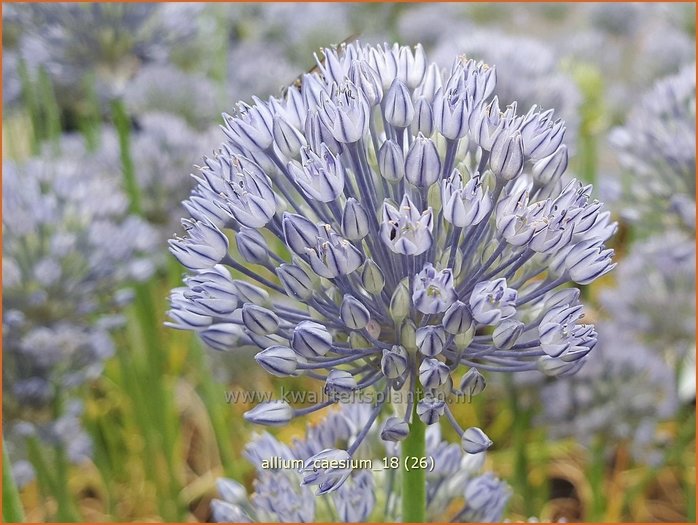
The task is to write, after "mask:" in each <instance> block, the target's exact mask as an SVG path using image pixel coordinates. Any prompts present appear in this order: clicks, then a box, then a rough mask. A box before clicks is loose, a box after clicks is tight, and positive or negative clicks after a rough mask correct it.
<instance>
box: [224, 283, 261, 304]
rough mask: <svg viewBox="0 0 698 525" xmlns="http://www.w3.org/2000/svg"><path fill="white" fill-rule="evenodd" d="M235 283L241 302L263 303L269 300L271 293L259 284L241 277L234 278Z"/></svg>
mask: <svg viewBox="0 0 698 525" xmlns="http://www.w3.org/2000/svg"><path fill="white" fill-rule="evenodd" d="M233 284H234V285H235V292H236V293H237V295H238V297H239V298H240V302H241V303H243V304H244V303H254V304H263V303H267V302H269V293H268V292H267V291H265V290H263V289H262V288H260V287H259V286H255V285H254V284H250V283H248V282H247V281H242V280H240V279H234V280H233Z"/></svg>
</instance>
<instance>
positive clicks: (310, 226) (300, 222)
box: [282, 213, 318, 255]
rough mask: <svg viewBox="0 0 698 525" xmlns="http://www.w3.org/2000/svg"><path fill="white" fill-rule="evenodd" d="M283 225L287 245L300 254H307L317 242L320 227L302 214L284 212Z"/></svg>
mask: <svg viewBox="0 0 698 525" xmlns="http://www.w3.org/2000/svg"><path fill="white" fill-rule="evenodd" d="M282 225H283V230H284V240H285V241H286V245H287V246H288V247H289V248H290V249H291V250H292V251H293V252H295V253H297V254H298V255H305V254H306V251H307V250H308V248H311V247H313V246H315V244H316V243H317V238H318V227H317V226H316V225H315V223H313V222H312V221H310V220H308V219H306V218H305V217H303V216H302V215H296V214H294V213H284V218H283V221H282Z"/></svg>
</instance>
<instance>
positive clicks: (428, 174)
mask: <svg viewBox="0 0 698 525" xmlns="http://www.w3.org/2000/svg"><path fill="white" fill-rule="evenodd" d="M440 176H441V158H440V157H439V152H438V150H437V149H436V144H434V142H433V141H432V140H431V139H428V138H426V137H425V136H424V135H421V134H420V135H417V138H415V139H414V141H413V142H412V144H411V145H410V149H409V150H408V152H407V156H406V157H405V178H406V179H407V180H408V181H409V182H410V183H412V184H414V185H415V186H417V187H418V188H428V187H429V186H431V185H432V184H434V183H435V182H436V181H437V180H439V177H440Z"/></svg>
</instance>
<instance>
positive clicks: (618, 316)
mask: <svg viewBox="0 0 698 525" xmlns="http://www.w3.org/2000/svg"><path fill="white" fill-rule="evenodd" d="M695 268H696V252H695V240H694V239H693V238H692V237H689V236H688V235H686V234H685V232H680V231H671V230H669V231H666V232H665V233H664V234H662V235H661V236H654V237H651V238H650V239H647V240H644V241H641V242H637V243H635V244H634V245H633V247H632V248H631V250H630V252H629V253H628V255H626V256H625V258H624V259H623V261H622V262H621V264H620V265H619V267H618V271H617V274H616V286H615V287H614V288H613V289H608V290H603V291H602V292H601V304H602V306H603V307H604V309H605V310H606V311H607V312H608V313H609V315H610V316H611V317H612V319H613V323H614V324H615V325H616V326H618V327H622V330H623V331H624V332H626V333H630V334H632V336H633V337H635V338H637V339H638V340H639V341H641V342H642V343H643V344H644V345H646V346H647V347H648V348H650V349H654V350H655V352H656V353H658V354H662V355H663V356H664V357H665V358H666V360H667V362H668V363H671V364H673V365H674V366H675V365H677V364H678V363H679V362H680V361H681V360H682V359H683V358H684V357H685V356H686V355H687V354H688V353H689V352H690V351H691V350H692V349H694V348H695V344H696V318H695V313H696V297H695V293H694V290H695V286H696V270H695Z"/></svg>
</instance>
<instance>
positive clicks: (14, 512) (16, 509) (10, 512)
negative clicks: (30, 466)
mask: <svg viewBox="0 0 698 525" xmlns="http://www.w3.org/2000/svg"><path fill="white" fill-rule="evenodd" d="M2 521H3V522H5V523H19V522H22V521H24V511H23V510H22V502H21V501H20V499H19V492H18V491H17V485H15V481H14V478H13V477H12V465H11V464H10V458H9V457H8V456H7V450H6V449H5V438H3V440H2Z"/></svg>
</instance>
